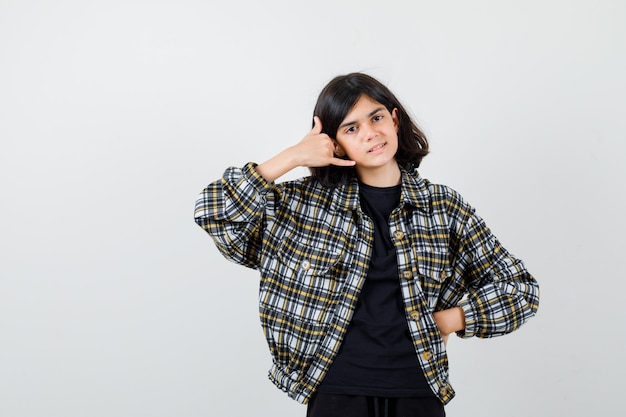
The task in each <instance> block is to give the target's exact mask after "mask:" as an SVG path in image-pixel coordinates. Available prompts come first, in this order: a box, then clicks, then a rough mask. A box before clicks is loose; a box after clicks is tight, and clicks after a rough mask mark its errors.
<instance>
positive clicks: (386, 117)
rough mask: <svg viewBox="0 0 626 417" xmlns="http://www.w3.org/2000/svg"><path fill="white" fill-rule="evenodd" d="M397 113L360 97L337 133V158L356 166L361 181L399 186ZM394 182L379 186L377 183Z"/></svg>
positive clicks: (362, 96) (368, 98)
mask: <svg viewBox="0 0 626 417" xmlns="http://www.w3.org/2000/svg"><path fill="white" fill-rule="evenodd" d="M397 113H398V111H397V109H393V111H392V112H391V113H390V112H389V111H388V110H387V109H386V108H385V106H384V105H382V104H380V103H379V102H377V101H374V100H372V99H371V98H370V97H368V96H366V95H361V97H359V99H358V100H357V102H356V103H355V104H354V106H353V107H352V109H350V111H349V112H348V114H347V115H346V117H345V118H344V119H343V120H342V121H341V124H340V125H339V128H338V129H337V135H336V138H337V139H336V140H337V145H338V146H337V154H338V155H340V156H341V155H343V154H345V155H347V156H348V158H350V159H351V160H353V161H355V162H356V166H355V169H356V172H357V175H358V176H359V178H360V179H361V181H363V182H365V183H366V184H370V185H378V186H389V185H396V184H398V183H399V180H400V177H399V174H400V170H399V168H398V164H397V162H396V159H395V155H396V152H397V151H398V116H397ZM392 178H393V180H392V182H394V181H395V183H394V184H384V185H380V182H381V181H383V182H388V181H387V180H391V179H392Z"/></svg>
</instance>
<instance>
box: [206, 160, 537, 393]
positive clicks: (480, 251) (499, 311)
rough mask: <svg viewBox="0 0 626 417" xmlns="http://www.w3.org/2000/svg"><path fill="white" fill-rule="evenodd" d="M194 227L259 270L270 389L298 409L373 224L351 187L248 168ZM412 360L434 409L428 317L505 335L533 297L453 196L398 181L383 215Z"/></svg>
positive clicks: (518, 269) (438, 385)
mask: <svg viewBox="0 0 626 417" xmlns="http://www.w3.org/2000/svg"><path fill="white" fill-rule="evenodd" d="M195 220H196V222H197V223H198V225H200V226H201V227H202V228H203V229H204V230H206V231H207V232H208V233H209V234H210V235H211V237H212V238H213V239H214V241H215V244H216V245H217V248H218V249H219V251H220V252H221V253H222V254H223V255H224V256H225V257H226V258H227V259H229V260H231V261H233V262H237V263H239V264H242V265H245V266H247V267H250V268H255V269H258V270H259V272H260V275H261V283H260V293H259V312H260V317H261V323H262V326H263V330H264V334H265V337H266V339H267V343H268V345H269V348H270V351H271V354H272V358H273V366H272V368H271V369H270V371H269V377H270V379H271V380H272V381H273V382H274V383H275V384H276V385H277V386H278V387H279V388H281V389H282V390H284V391H285V392H287V393H288V395H289V396H290V397H292V398H294V399H295V400H297V401H299V402H302V403H306V402H307V401H308V400H309V398H310V397H311V395H312V394H313V393H314V392H315V390H316V388H317V386H318V385H319V383H320V382H321V380H322V378H323V377H324V375H325V373H326V371H327V370H328V368H329V366H330V364H331V363H332V361H333V358H334V357H335V355H336V354H337V352H338V350H339V346H340V345H341V341H342V339H343V337H344V335H345V333H346V329H347V328H348V324H349V323H350V319H351V317H352V314H353V313H354V308H355V305H356V301H357V299H358V297H359V292H360V290H361V288H362V286H363V282H364V280H365V277H366V276H367V270H368V265H369V261H370V256H371V253H372V244H373V235H374V232H373V224H372V221H371V220H369V219H368V217H367V216H366V215H365V214H364V213H363V211H362V210H361V208H360V206H359V192H358V182H357V181H356V180H354V181H352V182H350V183H348V184H346V185H343V186H339V187H338V188H334V189H329V188H324V187H322V186H321V185H320V184H319V183H318V182H317V181H314V180H311V179H307V178H304V179H300V180H296V181H289V182H284V183H281V184H274V183H269V182H267V181H266V180H265V179H264V178H263V177H262V176H261V175H260V174H259V173H258V172H257V171H256V169H255V164H253V163H249V164H247V165H246V166H245V167H243V168H229V169H227V170H226V171H225V173H224V175H223V177H222V179H221V180H219V181H216V182H214V183H212V184H210V185H209V186H208V187H207V188H206V189H204V191H202V193H201V194H200V196H199V198H198V200H197V203H196V209H195ZM389 229H390V232H391V233H390V235H391V237H392V240H393V243H394V244H395V246H396V253H397V261H398V279H399V280H400V285H401V292H402V298H403V300H404V306H405V311H406V319H407V325H408V328H409V331H410V334H411V337H412V339H413V344H414V346H415V352H416V359H417V360H418V361H419V363H420V365H421V368H422V370H423V371H424V375H425V376H426V379H427V380H428V382H429V385H430V387H431V389H432V390H433V392H434V393H435V395H437V396H438V397H439V398H440V400H441V401H442V402H443V403H447V402H448V401H450V400H451V399H452V397H453V396H454V390H453V389H452V387H451V386H450V383H449V380H448V359H447V355H446V349H445V347H444V344H443V341H442V338H441V334H440V333H439V331H438V329H437V325H436V323H435V321H434V319H433V314H432V313H433V312H434V311H438V310H443V309H448V308H452V307H456V306H460V307H462V309H463V311H464V312H465V319H466V328H465V330H464V331H462V332H459V333H458V335H459V336H461V337H472V336H477V337H483V338H485V337H493V336H498V335H503V334H506V333H509V332H511V331H513V330H515V329H517V328H518V327H520V326H521V325H522V324H523V323H524V322H526V321H527V320H528V319H529V318H530V317H532V316H533V315H535V313H536V311H537V308H538V305H539V288H538V285H537V282H536V281H535V279H534V278H533V277H532V276H531V275H530V274H529V273H528V272H527V271H526V268H525V267H524V265H523V263H522V262H521V261H520V260H518V259H516V258H515V257H513V256H512V255H511V254H509V253H508V252H507V250H506V249H504V248H503V247H502V246H501V245H500V242H499V241H498V240H497V239H496V238H495V237H494V236H493V235H492V233H491V231H490V230H489V228H487V226H486V225H485V223H484V222H483V220H482V219H481V218H480V217H479V216H478V215H476V214H475V212H474V209H473V208H472V207H470V206H469V205H468V204H467V203H466V202H464V201H463V199H462V198H461V196H460V195H459V194H457V193H456V192H455V191H453V190H451V189H450V188H448V187H445V186H442V185H435V184H431V183H430V182H428V181H427V180H424V179H422V178H421V177H420V176H419V174H418V173H417V171H413V172H405V171H403V172H402V191H401V197H400V203H399V205H398V207H397V208H396V209H395V210H394V211H393V212H392V213H391V215H390V217H389Z"/></svg>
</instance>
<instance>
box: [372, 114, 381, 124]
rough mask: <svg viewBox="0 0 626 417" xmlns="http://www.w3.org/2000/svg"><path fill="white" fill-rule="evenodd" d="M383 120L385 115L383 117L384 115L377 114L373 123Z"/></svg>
mask: <svg viewBox="0 0 626 417" xmlns="http://www.w3.org/2000/svg"><path fill="white" fill-rule="evenodd" d="M382 118H383V115H382V114H377V115H376V116H374V118H373V119H372V120H373V121H375V122H377V121H379V120H380V119H382Z"/></svg>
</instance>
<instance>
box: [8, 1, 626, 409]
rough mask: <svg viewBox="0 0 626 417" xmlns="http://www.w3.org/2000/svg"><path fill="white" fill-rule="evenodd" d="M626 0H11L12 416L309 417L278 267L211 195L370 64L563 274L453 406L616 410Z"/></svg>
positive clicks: (544, 263) (460, 180)
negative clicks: (232, 227)
mask: <svg viewBox="0 0 626 417" xmlns="http://www.w3.org/2000/svg"><path fill="white" fill-rule="evenodd" d="M625 4H626V3H624V2H621V1H619V0H615V1H608V0H607V1H571V0H570V1H568V0H542V1H539V0H530V1H526V2H512V1H496V0H484V1H462V0H453V1H445V2H441V1H408V0H407V1H399V0H395V1H393V0H391V1H369V0H365V1H364V0H353V1H326V0H315V1H283V2H280V1H262V2H261V1H233V2H226V1H219V2H218V1H200V0H176V1H174V0H169V1H164V0H162V1H133V0H109V1H78V0H77V1H65V0H57V1H33V0H23V1H17V0H15V1H9V0H0V141H1V142H0V143H1V147H0V199H1V203H0V415H2V416H7V417H26V416H29V417H31V416H33V417H34V416H42V417H44V416H45V417H56V416H58V417H79V416H80V417H83V416H90V417H98V416H103V417H110V416H116V417H123V416H128V417H140V416H149V417H166V416H167V417H169V416H185V417H193V416H252V415H254V416H268V417H269V416H272V417H280V416H285V417H287V416H289V417H292V416H304V414H305V407H303V406H301V405H299V404H297V403H295V402H294V401H292V400H290V399H289V398H288V397H287V396H286V395H285V394H283V393H282V392H280V391H279V390H277V389H276V388H275V387H274V386H273V385H272V384H271V383H270V382H269V381H268V380H267V377H266V374H267V370H268V369H269V367H270V361H271V360H270V355H269V352H268V350H267V347H266V345H265V341H264V338H263V335H262V332H261V328H260V325H259V321H258V317H257V304H256V302H257V300H256V292H257V287H258V275H257V272H256V271H253V270H248V269H245V268H243V267H240V266H237V265H234V264H231V263H229V262H227V261H226V260H224V259H223V258H222V257H221V255H220V254H219V253H218V251H217V249H216V248H215V247H214V246H213V243H212V241H211V239H210V238H209V237H208V236H207V235H206V234H205V233H204V232H203V231H202V230H201V229H199V228H198V227H197V226H196V225H195V224H194V222H193V203H194V201H195V198H196V196H197V194H198V193H199V192H200V191H201V189H202V188H204V186H205V185H206V184H208V183H209V182H211V181H213V180H215V179H217V178H219V176H220V175H221V173H222V171H223V170H224V169H225V168H226V167H227V166H230V165H243V164H244V163H246V162H248V161H256V162H262V161H263V160H265V159H267V158H269V157H271V156H272V155H274V154H275V153H277V152H278V151H280V150H282V149H283V148H285V147H287V146H289V145H291V144H293V143H295V142H297V141H299V140H300V139H301V138H302V137H303V136H304V135H305V134H306V133H307V132H308V131H309V130H310V126H311V117H312V109H313V105H314V103H315V100H316V98H317V94H318V93H319V91H320V89H321V88H322V87H323V86H324V85H325V84H326V82H328V81H329V80H330V79H331V78H332V77H334V76H335V75H337V74H342V73H346V72H351V71H364V72H367V73H369V74H371V75H373V76H375V77H377V78H379V79H380V80H381V81H383V82H384V83H385V84H387V85H388V86H389V87H390V88H391V89H392V91H394V92H395V93H396V94H397V95H398V97H399V98H400V99H401V100H402V101H403V103H404V104H406V106H407V107H408V108H409V109H410V110H411V112H412V113H413V115H414V116H415V118H416V120H417V121H418V122H419V123H420V124H421V126H422V127H423V129H424V130H425V131H426V133H427V134H428V136H429V139H430V141H431V145H432V153H431V155H429V156H428V157H427V158H426V159H425V160H424V163H423V165H422V167H421V168H420V172H421V174H422V176H424V177H426V178H429V179H430V180H431V181H433V182H439V183H444V184H446V185H449V186H451V187H453V188H455V189H457V190H458V191H459V192H461V194H462V195H463V196H464V197H465V199H467V200H468V201H469V202H470V203H471V204H472V205H474V206H475V207H476V208H477V211H478V213H479V214H480V215H481V216H482V217H483V218H485V220H486V221H487V224H488V225H489V226H490V227H491V228H492V230H493V231H494V233H495V234H496V235H497V236H498V237H499V239H500V240H501V241H502V242H503V243H504V245H505V246H506V247H507V248H508V249H509V250H510V251H511V252H513V253H514V254H515V255H517V256H519V257H521V258H522V259H524V261H525V263H526V265H527V267H528V268H529V270H530V271H531V272H532V273H533V274H534V275H535V276H536V278H537V279H538V281H539V283H540V286H541V297H542V298H541V305H540V309H539V314H538V316H537V317H536V318H535V319H533V320H532V321H530V322H529V323H527V324H526V325H525V326H523V327H522V328H521V329H520V330H519V331H518V332H516V333H513V334H511V335H509V336H506V337H502V338H496V339H491V340H474V339H471V340H461V339H458V338H451V340H450V343H449V351H450V367H451V381H452V383H453V386H454V387H455V389H456V391H457V397H456V398H455V399H454V400H453V401H452V402H451V403H450V405H449V406H448V407H447V413H448V415H449V416H451V417H461V416H462V417H471V416H481V417H484V416H501V415H506V416H513V417H514V416H528V415H533V416H586V415H614V414H615V413H616V412H617V410H619V409H621V408H623V406H622V404H621V401H620V396H621V393H622V388H623V386H624V382H623V375H624V374H626V365H625V364H624V361H623V360H622V358H621V356H622V354H623V352H624V350H625V348H626V336H625V334H624V332H623V325H624V324H623V323H624V319H625V314H624V308H623V289H624V272H623V270H622V269H621V267H620V265H621V261H622V257H623V256H624V249H625V245H624V235H625V234H626V228H625V222H624V213H626V202H625V197H624V191H625V188H626V187H625V186H626V184H625V178H626V175H625V174H626V169H625V168H624V164H623V159H624V156H625V153H626V152H625V149H626V145H625V139H626V118H625V117H624V116H625V114H626V99H625V97H626V83H625V77H624V74H626V58H625V57H626V53H625V52H626V48H625V46H626V30H625V29H624V21H625V18H626V6H625ZM306 173H307V171H306V170H305V169H301V170H296V171H294V172H292V173H291V177H297V176H301V175H305V174H306ZM618 404H619V406H620V407H619V408H618Z"/></svg>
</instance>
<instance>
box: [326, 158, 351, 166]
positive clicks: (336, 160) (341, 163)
mask: <svg viewBox="0 0 626 417" xmlns="http://www.w3.org/2000/svg"><path fill="white" fill-rule="evenodd" d="M330 164H331V165H336V166H340V167H351V166H354V165H356V162H354V161H352V160H350V159H340V158H333V159H331V161H330Z"/></svg>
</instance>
